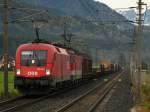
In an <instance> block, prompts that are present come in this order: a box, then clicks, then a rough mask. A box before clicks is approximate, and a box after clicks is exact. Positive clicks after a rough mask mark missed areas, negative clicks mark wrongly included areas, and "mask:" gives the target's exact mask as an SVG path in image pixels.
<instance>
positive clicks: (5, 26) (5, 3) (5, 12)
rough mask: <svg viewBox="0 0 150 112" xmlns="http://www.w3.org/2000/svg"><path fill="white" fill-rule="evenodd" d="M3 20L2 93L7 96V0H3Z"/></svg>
mask: <svg viewBox="0 0 150 112" xmlns="http://www.w3.org/2000/svg"><path fill="white" fill-rule="evenodd" d="M3 19H4V21H3V58H4V81H3V82H4V95H5V97H7V96H8V0H4V18H3Z"/></svg>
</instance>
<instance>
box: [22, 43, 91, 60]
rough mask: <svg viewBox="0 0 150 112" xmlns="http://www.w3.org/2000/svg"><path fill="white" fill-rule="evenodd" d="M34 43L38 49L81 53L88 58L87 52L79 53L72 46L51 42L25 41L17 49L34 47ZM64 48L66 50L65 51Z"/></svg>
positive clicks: (79, 53)
mask: <svg viewBox="0 0 150 112" xmlns="http://www.w3.org/2000/svg"><path fill="white" fill-rule="evenodd" d="M35 45H40V47H39V46H38V47H37V46H36V47H37V48H34V49H39V48H40V49H44V48H45V49H49V48H51V49H53V50H56V51H57V52H60V51H62V52H61V53H63V54H66V53H67V54H76V55H82V56H84V57H87V58H90V57H89V56H88V55H87V54H84V53H81V52H79V51H77V50H75V49H73V48H69V47H66V46H62V45H57V44H51V43H40V42H38V43H36V42H32V43H26V44H22V45H20V47H19V49H28V48H29V49H30V48H33V47H35ZM64 50H66V53H65V51H64Z"/></svg>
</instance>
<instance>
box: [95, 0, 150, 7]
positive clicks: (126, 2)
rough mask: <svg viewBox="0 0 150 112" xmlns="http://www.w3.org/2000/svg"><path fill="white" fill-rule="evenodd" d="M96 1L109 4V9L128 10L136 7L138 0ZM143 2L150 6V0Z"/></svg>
mask: <svg viewBox="0 0 150 112" xmlns="http://www.w3.org/2000/svg"><path fill="white" fill-rule="evenodd" d="M95 1H100V2H102V3H105V4H107V5H108V6H109V7H111V8H113V9H115V8H127V7H132V6H136V3H137V1H138V0H95ZM143 2H145V3H147V4H148V5H150V0H143Z"/></svg>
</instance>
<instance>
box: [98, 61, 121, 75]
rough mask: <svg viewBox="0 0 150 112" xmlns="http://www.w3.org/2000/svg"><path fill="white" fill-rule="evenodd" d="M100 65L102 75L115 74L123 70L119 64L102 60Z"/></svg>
mask: <svg viewBox="0 0 150 112" xmlns="http://www.w3.org/2000/svg"><path fill="white" fill-rule="evenodd" d="M99 65H100V72H101V73H102V74H106V73H107V74H108V73H113V72H116V71H119V70H121V67H120V66H119V64H117V63H112V62H111V61H109V60H101V61H100V64H99Z"/></svg>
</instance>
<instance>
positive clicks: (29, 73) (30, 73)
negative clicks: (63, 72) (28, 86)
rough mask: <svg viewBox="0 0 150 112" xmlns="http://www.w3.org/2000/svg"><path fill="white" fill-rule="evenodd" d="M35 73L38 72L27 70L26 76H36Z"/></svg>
mask: <svg viewBox="0 0 150 112" xmlns="http://www.w3.org/2000/svg"><path fill="white" fill-rule="evenodd" d="M37 75H38V72H34V71H31V72H28V76H37Z"/></svg>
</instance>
